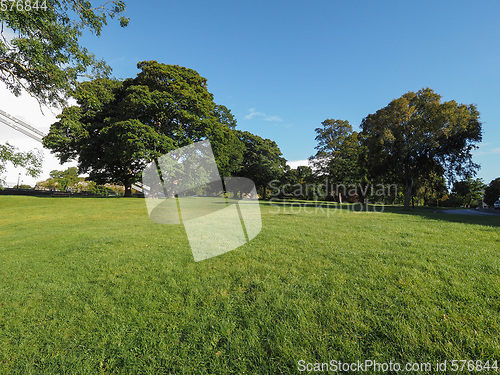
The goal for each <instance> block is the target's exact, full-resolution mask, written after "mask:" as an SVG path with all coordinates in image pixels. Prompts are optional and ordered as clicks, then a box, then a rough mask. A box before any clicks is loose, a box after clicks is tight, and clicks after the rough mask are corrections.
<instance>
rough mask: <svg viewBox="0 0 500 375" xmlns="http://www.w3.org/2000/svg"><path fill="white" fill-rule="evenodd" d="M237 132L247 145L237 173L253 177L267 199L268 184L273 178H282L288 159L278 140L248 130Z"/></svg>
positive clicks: (241, 175)
mask: <svg viewBox="0 0 500 375" xmlns="http://www.w3.org/2000/svg"><path fill="white" fill-rule="evenodd" d="M236 133H237V136H238V138H239V139H240V140H241V141H242V142H243V144H244V146H245V149H244V153H243V162H242V164H241V170H240V171H239V172H238V173H237V175H238V176H240V177H247V178H249V179H251V180H252V181H253V182H254V183H255V185H256V186H257V188H261V189H262V191H263V194H262V195H263V198H264V199H265V198H266V194H267V193H266V186H267V185H268V184H269V183H270V182H271V181H272V180H278V179H280V178H281V176H282V175H283V173H284V172H285V169H286V159H284V158H283V157H282V154H281V151H280V149H279V147H278V145H277V144H276V142H274V141H271V140H270V139H264V138H261V137H259V136H258V135H255V134H252V133H249V132H247V131H239V130H237V131H236Z"/></svg>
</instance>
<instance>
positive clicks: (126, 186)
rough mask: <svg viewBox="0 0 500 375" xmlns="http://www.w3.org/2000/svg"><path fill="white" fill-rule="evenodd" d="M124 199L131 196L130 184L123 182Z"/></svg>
mask: <svg viewBox="0 0 500 375" xmlns="http://www.w3.org/2000/svg"><path fill="white" fill-rule="evenodd" d="M124 185H125V195H124V196H125V197H131V196H132V183H131V182H130V181H127V182H125V184H124Z"/></svg>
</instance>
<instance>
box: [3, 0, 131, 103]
mask: <svg viewBox="0 0 500 375" xmlns="http://www.w3.org/2000/svg"><path fill="white" fill-rule="evenodd" d="M124 11H125V4H124V2H123V1H106V2H104V1H101V2H95V1H94V2H93V3H92V2H90V1H86V0H43V1H42V0H40V1H15V2H14V1H2V4H1V7H0V24H1V27H0V36H1V37H0V82H3V83H4V84H5V85H6V86H7V88H8V89H9V90H10V91H12V92H13V93H14V94H16V95H19V94H20V93H21V91H22V89H25V90H26V91H27V92H28V93H29V94H31V95H32V96H34V97H35V98H36V99H38V101H39V102H40V103H42V104H48V105H55V104H61V103H65V100H66V99H67V97H68V95H69V94H71V93H72V92H73V91H74V89H75V88H76V87H77V85H78V82H79V78H80V77H82V76H92V77H97V76H103V75H104V76H107V75H108V74H109V72H110V70H111V69H110V68H109V66H107V65H106V64H105V62H104V61H100V60H97V59H96V57H95V56H94V55H93V54H91V53H90V52H89V51H88V50H87V49H86V48H85V47H83V46H81V45H80V41H79V39H80V37H81V35H82V33H83V32H84V31H90V32H91V33H93V34H95V35H97V36H99V35H100V34H101V31H102V29H103V27H104V26H105V25H106V23H107V18H108V17H111V18H113V17H115V16H118V17H119V18H120V24H121V25H122V26H126V25H127V23H128V19H127V18H125V17H123V15H122V14H123V12H124Z"/></svg>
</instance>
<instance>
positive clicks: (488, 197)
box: [484, 177, 500, 206]
mask: <svg viewBox="0 0 500 375" xmlns="http://www.w3.org/2000/svg"><path fill="white" fill-rule="evenodd" d="M499 199H500V177H498V178H495V179H494V180H492V181H491V182H490V184H489V185H488V186H487V187H486V188H485V189H484V202H485V203H486V204H487V205H488V206H493V204H494V203H495V202H496V201H497V200H499Z"/></svg>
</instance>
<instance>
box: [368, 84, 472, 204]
mask: <svg viewBox="0 0 500 375" xmlns="http://www.w3.org/2000/svg"><path fill="white" fill-rule="evenodd" d="M361 127H362V129H363V131H362V133H363V144H364V146H365V147H366V151H367V152H366V161H367V167H368V171H369V177H371V178H375V177H379V178H386V179H390V180H391V183H398V184H401V185H402V186H404V193H405V202H404V206H405V208H406V209H407V208H409V205H410V200H411V197H412V195H413V194H414V193H415V190H416V187H417V184H418V181H419V180H420V181H422V180H425V179H427V178H428V176H429V175H430V174H431V173H433V172H434V173H439V172H440V171H442V172H443V173H444V174H445V175H446V177H447V179H448V181H451V182H453V181H454V180H455V179H456V178H457V177H466V178H467V177H470V176H472V175H474V173H475V170H476V169H477V168H478V167H479V166H478V165H477V164H474V163H473V162H472V153H471V152H472V150H473V149H475V148H476V147H477V146H476V145H475V144H476V143H477V142H480V141H481V122H480V121H479V112H478V111H477V109H476V107H475V106H474V105H472V104H469V105H465V104H457V103H456V102H455V101H449V102H441V96H440V95H438V94H436V93H435V92H434V91H433V90H431V89H429V88H426V89H422V90H420V91H418V92H416V93H415V92H408V93H406V94H404V95H403V96H401V97H400V98H398V99H394V100H393V101H391V102H390V103H389V104H388V105H387V106H386V107H384V108H382V109H380V110H378V111H377V112H376V113H374V114H370V115H368V116H367V117H366V118H364V119H363V121H362V124H361Z"/></svg>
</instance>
